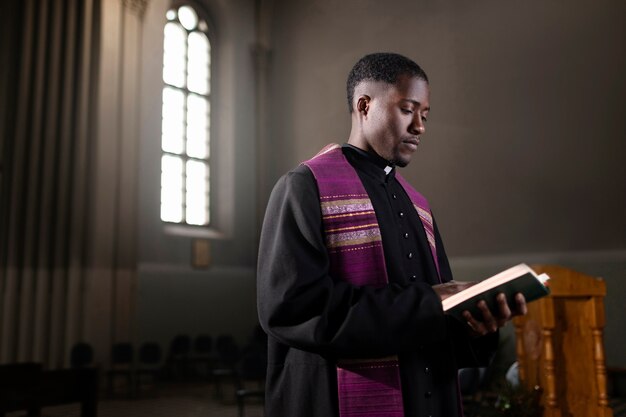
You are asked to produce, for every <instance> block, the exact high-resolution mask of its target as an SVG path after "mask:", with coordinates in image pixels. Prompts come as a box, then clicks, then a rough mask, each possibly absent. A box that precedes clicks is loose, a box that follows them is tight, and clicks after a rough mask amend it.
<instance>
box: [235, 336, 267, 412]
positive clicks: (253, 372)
mask: <svg viewBox="0 0 626 417" xmlns="http://www.w3.org/2000/svg"><path fill="white" fill-rule="evenodd" d="M266 368H267V349H266V346H265V345H260V344H258V343H252V344H250V345H248V347H247V348H246V349H244V353H243V355H242V357H241V359H240V362H239V364H238V367H237V369H236V375H235V400H236V401H237V409H238V411H239V417H244V414H245V405H246V400H247V399H249V398H255V399H257V400H258V401H261V402H263V401H264V400H265V373H266ZM250 383H252V384H254V385H256V387H254V388H251V387H249V386H248V385H249V384H250Z"/></svg>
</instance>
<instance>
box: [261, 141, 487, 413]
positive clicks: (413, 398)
mask: <svg viewBox="0 0 626 417" xmlns="http://www.w3.org/2000/svg"><path fill="white" fill-rule="evenodd" d="M342 150H343V152H344V154H345V155H346V158H347V159H348V161H349V162H350V164H351V165H352V166H353V167H354V168H355V169H356V172H357V174H358V176H359V178H360V179H361V181H362V182H363V185H364V187H365V189H366V191H367V193H368V195H369V197H370V199H371V201H372V205H373V207H374V209H375V211H376V217H377V220H378V223H379V226H380V231H381V236H382V243H383V248H384V255H385V262H386V266H387V274H388V277H389V284H388V285H387V286H385V287H383V288H372V287H355V286H353V285H351V284H348V283H347V282H345V281H343V280H342V279H341V277H333V276H329V275H328V269H329V260H328V254H327V249H326V246H325V243H324V236H323V226H322V216H321V212H320V203H319V194H318V191H317V186H316V182H315V179H314V177H313V175H312V173H311V172H310V171H309V169H308V168H307V167H306V166H304V165H301V166H299V167H298V168H296V169H294V170H293V171H290V172H289V173H287V174H286V175H284V176H283V177H282V178H281V179H280V180H279V181H278V183H277V184H276V186H275V188H274V190H273V192H272V195H271V197H270V201H269V204H268V207H267V212H266V216H265V221H264V224H263V231H262V234H261V243H260V248H259V263H258V274H257V276H258V278H257V279H258V288H257V291H258V308H259V319H260V322H261V325H262V327H263V328H264V329H265V331H266V332H267V333H268V335H269V342H268V343H269V346H268V349H269V354H268V355H269V356H268V371H267V382H266V415H267V417H338V411H337V410H338V404H337V381H336V367H335V363H336V360H337V359H350V358H376V357H385V356H389V355H398V357H399V362H400V376H401V383H402V393H403V401H404V410H405V414H406V416H407V417H422V416H432V417H434V416H438V417H439V416H440V417H453V416H457V415H458V401H460V399H459V393H458V387H457V379H456V378H457V369H458V368H460V367H472V366H485V365H486V364H487V362H488V361H489V360H490V358H491V356H492V354H493V352H494V351H495V348H496V345H497V334H491V335H488V336H484V337H481V338H477V339H471V338H470V337H469V336H468V334H467V329H466V328H465V325H464V324H463V323H460V322H457V321H456V320H455V319H453V318H451V317H449V316H446V315H444V314H443V310H442V307H441V301H440V299H439V297H438V296H437V294H436V293H435V292H434V290H433V289H432V288H431V286H432V285H434V284H437V283H438V282H439V280H438V277H437V270H436V267H435V264H434V262H433V259H432V255H431V252H430V249H429V246H428V242H427V240H426V235H425V232H424V229H423V227H422V225H421V223H420V220H419V217H418V215H417V213H416V211H415V209H414V208H413V206H412V204H411V202H410V200H409V197H408V196H407V195H406V193H405V192H404V190H403V189H402V187H401V186H400V184H399V183H398V181H397V180H396V179H395V169H394V170H392V171H391V172H389V174H387V173H386V172H385V170H384V168H385V167H386V161H384V160H382V159H380V158H378V157H376V156H373V155H370V154H367V153H365V152H363V151H361V150H359V149H357V148H354V147H351V146H350V145H344V146H343V148H342ZM435 235H436V242H437V254H438V258H439V267H440V273H441V279H442V280H443V281H444V282H445V281H449V280H451V279H452V274H451V271H450V266H449V264H448V260H447V258H446V255H445V251H444V248H443V245H442V242H441V237H440V236H439V232H438V229H437V227H436V225H435Z"/></svg>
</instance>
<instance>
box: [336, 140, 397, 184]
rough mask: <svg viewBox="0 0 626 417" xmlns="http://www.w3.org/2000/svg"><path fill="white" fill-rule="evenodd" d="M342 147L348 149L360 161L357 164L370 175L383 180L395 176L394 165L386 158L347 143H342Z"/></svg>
mask: <svg viewBox="0 0 626 417" xmlns="http://www.w3.org/2000/svg"><path fill="white" fill-rule="evenodd" d="M342 147H343V148H344V149H347V150H349V151H350V153H351V154H352V155H354V156H355V157H357V159H358V161H362V162H361V163H359V166H360V167H361V168H362V169H364V170H365V171H366V172H369V173H370V174H371V175H374V176H375V177H379V178H380V179H381V180H383V181H385V180H388V179H390V178H393V177H395V172H396V170H395V166H393V165H391V164H389V161H387V160H386V159H384V158H382V157H380V156H378V155H375V154H372V153H369V152H366V151H364V150H363V149H361V148H357V147H356V146H353V145H351V144H349V143H344V144H343V145H342ZM355 162H357V161H355Z"/></svg>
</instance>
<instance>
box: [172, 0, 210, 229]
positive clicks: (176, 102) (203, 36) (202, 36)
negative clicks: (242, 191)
mask: <svg viewBox="0 0 626 417" xmlns="http://www.w3.org/2000/svg"><path fill="white" fill-rule="evenodd" d="M166 18H167V23H166V24H165V28H164V44H163V95H162V100H163V107H162V124H161V150H162V156H161V220H162V221H164V222H171V223H179V224H188V225H199V226H206V225H208V224H209V223H210V219H211V213H210V161H209V157H210V145H211V141H210V122H211V117H210V116H211V101H210V92H211V88H210V87H211V82H210V81H211V44H210V42H209V37H208V36H207V29H208V28H207V23H206V22H205V21H203V20H202V19H200V18H198V14H197V13H196V11H195V10H194V9H193V8H192V7H191V6H188V5H185V6H181V7H177V8H172V9H170V10H168V11H167V13H166Z"/></svg>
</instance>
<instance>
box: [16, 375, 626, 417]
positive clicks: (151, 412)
mask: <svg viewBox="0 0 626 417" xmlns="http://www.w3.org/2000/svg"><path fill="white" fill-rule="evenodd" d="M215 388H216V387H215V386H214V385H211V384H208V383H184V384H183V383H178V384H173V383H163V384H161V385H159V386H158V387H154V386H153V387H148V388H147V389H144V390H142V392H140V393H139V394H138V395H136V396H135V398H133V399H128V398H122V397H125V396H124V395H121V396H119V398H113V399H102V400H100V401H99V403H98V417H238V416H239V414H238V410H237V405H236V403H235V400H234V389H233V387H232V386H228V385H224V386H222V387H221V393H220V396H221V398H220V399H218V398H217V392H216V389H215ZM610 406H611V408H612V409H613V415H614V417H626V398H621V399H612V400H611V401H610ZM466 410H467V411H469V413H466V416H467V417H472V414H473V413H472V412H471V407H467V408H466ZM479 414H480V413H479ZM6 416H7V417H25V416H26V413H25V412H12V413H7V414H6ZM41 416H42V417H80V406H79V404H69V405H62V406H55V407H46V408H44V409H43V410H42V414H41ZM245 417H264V414H263V405H262V404H261V403H260V402H259V401H258V400H255V399H250V400H248V401H247V403H246V407H245Z"/></svg>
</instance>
